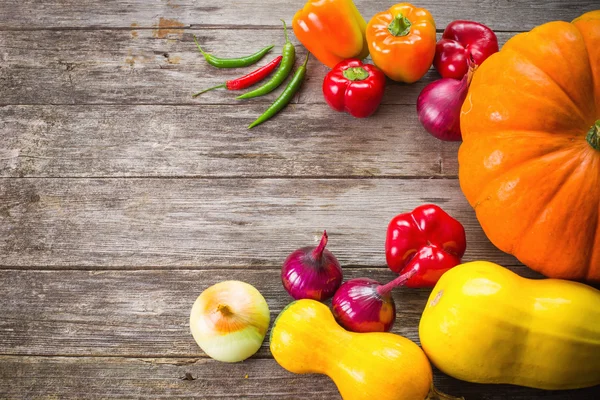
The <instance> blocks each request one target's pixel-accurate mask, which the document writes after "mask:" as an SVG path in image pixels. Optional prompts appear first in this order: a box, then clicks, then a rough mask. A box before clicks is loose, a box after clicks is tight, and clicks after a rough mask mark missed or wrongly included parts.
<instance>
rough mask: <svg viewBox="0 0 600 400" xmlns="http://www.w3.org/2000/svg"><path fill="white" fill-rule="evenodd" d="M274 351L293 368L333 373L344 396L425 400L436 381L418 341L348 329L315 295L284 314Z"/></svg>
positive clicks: (351, 399) (361, 399)
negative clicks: (314, 298)
mask: <svg viewBox="0 0 600 400" xmlns="http://www.w3.org/2000/svg"><path fill="white" fill-rule="evenodd" d="M271 353H272V354H273V357H274V358H275V360H276V361H277V362H278V363H279V365H281V366H282V367H283V368H285V369H286V370H288V371H290V372H294V373H296V374H307V373H318V374H325V375H327V376H329V377H330V378H331V379H332V380H333V381H334V382H335V384H336V385H337V387H338V390H339V392H340V394H341V396H342V397H343V398H344V400H364V399H378V400H422V399H425V398H426V397H427V395H428V393H429V390H430V388H431V385H432V382H433V381H432V379H433V378H432V371H431V365H430V364H429V361H428V360H427V357H426V356H425V354H424V353H423V351H422V350H421V349H420V348H419V346H417V345H416V344H415V343H413V342H412V341H410V340H409V339H406V338H404V337H402V336H399V335H395V334H392V333H382V332H375V333H354V332H348V331H346V330H344V329H343V328H342V327H340V326H339V325H338V324H337V322H335V319H334V318H333V315H332V314H331V312H330V311H329V308H328V307H327V306H326V305H324V304H322V303H320V302H318V301H315V300H309V299H304V300H298V301H295V302H293V303H291V304H290V305H289V306H287V307H286V308H285V309H284V310H283V311H282V312H281V314H279V316H278V317H277V320H276V321H275V323H274V325H273V328H272V330H271Z"/></svg>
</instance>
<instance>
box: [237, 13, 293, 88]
mask: <svg viewBox="0 0 600 400" xmlns="http://www.w3.org/2000/svg"><path fill="white" fill-rule="evenodd" d="M281 22H283V31H284V32H285V44H284V45H283V50H282V52H281V54H282V55H283V60H281V64H280V65H279V69H277V72H275V74H274V75H273V77H272V78H271V79H270V80H269V82H267V83H265V84H264V85H262V86H260V87H258V88H256V89H254V90H252V91H250V92H248V93H244V94H243V95H241V96H238V97H237V98H238V99H251V98H253V97H258V96H264V95H265V94H267V93H271V92H272V91H273V90H275V89H277V88H278V87H279V86H280V85H281V84H282V83H283V81H285V79H286V78H287V77H288V75H289V74H290V71H291V70H292V67H293V66H294V62H295V61H296V49H295V48H294V45H293V44H292V43H290V40H289V39H288V33H287V26H286V25H285V21H284V20H281Z"/></svg>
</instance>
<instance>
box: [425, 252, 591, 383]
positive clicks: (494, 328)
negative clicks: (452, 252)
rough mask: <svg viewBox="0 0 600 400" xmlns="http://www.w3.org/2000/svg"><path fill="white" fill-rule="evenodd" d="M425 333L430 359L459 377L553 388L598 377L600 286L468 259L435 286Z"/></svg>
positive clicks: (484, 381) (426, 349)
mask: <svg viewBox="0 0 600 400" xmlns="http://www.w3.org/2000/svg"><path fill="white" fill-rule="evenodd" d="M419 337H420V339H421V346H422V347H423V350H424V351H425V353H426V354H427V356H428V357H429V359H430V360H431V362H432V363H433V364H434V365H435V366H436V367H438V368H439V369H440V370H441V371H442V372H444V373H446V374H448V375H450V376H452V377H454V378H457V379H462V380H465V381H469V382H476V383H508V384H514V385H520V386H528V387H533V388H538V389H548V390H559V389H576V388H584V387H591V386H595V385H598V384H600V357H599V355H600V291H598V290H596V289H594V288H592V287H590V286H586V285H584V284H582V283H578V282H572V281H566V280H560V279H542V280H533V279H525V278H522V277H520V276H518V275H516V274H515V273H513V272H511V271H509V270H508V269H506V268H503V267H501V266H499V265H497V264H493V263H490V262H484V261H474V262H470V263H466V264H462V265H459V266H457V267H455V268H453V269H451V270H449V271H448V272H446V273H445V274H444V275H442V277H441V279H440V280H439V281H438V283H437V285H436V286H435V288H434V289H433V291H432V292H431V295H430V297H429V300H428V301H427V305H426V306H425V311H424V312H423V315H422V317H421V322H420V324H419Z"/></svg>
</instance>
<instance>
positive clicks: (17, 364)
mask: <svg viewBox="0 0 600 400" xmlns="http://www.w3.org/2000/svg"><path fill="white" fill-rule="evenodd" d="M187 374H189V375H187ZM186 375H187V378H188V379H184V378H186ZM434 382H435V385H436V386H437V387H438V388H439V389H440V390H443V391H444V392H446V393H450V394H453V395H461V396H464V397H465V398H466V399H467V400H506V399H511V400H538V399H544V400H565V399H568V400H595V399H597V398H598V396H599V395H600V388H599V387H596V388H590V389H581V390H569V391H542V390H535V389H528V388H522V387H517V386H508V385H477V384H471V383H466V382H462V381H458V380H456V379H453V378H450V377H448V376H445V375H443V374H441V373H439V372H437V371H436V372H435V374H434ZM0 393H2V395H3V397H4V398H7V399H25V398H27V399H31V398H33V399H42V398H43V399H56V398H60V399H81V398H85V399H90V400H91V399H134V398H144V399H158V398H168V399H175V398H177V399H181V398H186V399H192V398H193V399H198V398H227V399H233V398H235V399H249V398H261V399H286V400H287V399H290V400H295V399H297V400H300V399H302V400H305V399H339V398H340V397H339V394H338V392H337V389H336V387H335V385H334V383H333V382H332V381H331V380H330V379H329V378H327V377H325V376H322V375H313V374H310V375H294V374H292V373H289V372H287V371H285V370H284V369H283V368H281V367H279V366H278V365H277V364H276V362H275V360H256V359H250V360H247V361H245V362H243V363H237V364H224V363H218V362H215V361H212V360H206V359H200V360H194V359H150V358H140V359H132V358H119V357H111V358H87V357H84V358H79V357H76V358H72V357H10V356H0Z"/></svg>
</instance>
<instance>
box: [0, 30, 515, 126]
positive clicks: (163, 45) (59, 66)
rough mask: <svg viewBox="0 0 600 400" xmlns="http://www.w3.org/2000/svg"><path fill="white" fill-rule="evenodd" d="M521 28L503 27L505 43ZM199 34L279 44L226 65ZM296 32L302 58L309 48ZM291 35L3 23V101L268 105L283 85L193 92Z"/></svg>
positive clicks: (311, 73) (315, 68) (231, 43)
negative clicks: (253, 94) (253, 91)
mask: <svg viewBox="0 0 600 400" xmlns="http://www.w3.org/2000/svg"><path fill="white" fill-rule="evenodd" d="M248 32H252V34H248ZM514 34H515V33H506V32H501V33H498V40H499V42H500V44H504V43H505V42H506V40H508V39H509V38H510V37H512V36H513V35H514ZM193 35H196V36H197V38H198V40H199V42H200V43H202V45H203V46H204V48H205V50H206V51H209V52H211V53H214V54H215V55H219V56H222V57H239V56H244V55H247V54H248V53H250V52H253V51H254V50H255V49H256V50H257V49H259V48H261V47H263V46H265V45H267V44H274V45H275V49H274V50H273V51H272V52H271V54H269V55H267V56H265V58H264V59H263V60H261V61H260V62H259V63H258V64H257V65H255V66H251V67H248V68H245V69H238V68H235V69H218V68H215V67H213V66H211V65H209V64H208V63H207V62H206V61H205V60H204V58H203V57H202V56H201V55H200V53H199V52H198V50H197V48H196V45H195V44H194V42H193ZM290 35H291V38H292V41H293V43H294V44H296V45H297V53H298V54H297V60H301V59H303V57H304V55H305V54H306V51H305V49H304V48H303V47H302V46H301V45H299V44H298V41H297V40H295V38H294V37H293V33H292V32H290ZM438 36H440V37H441V34H439V35H438ZM283 43H284V36H283V31H282V28H280V29H279V30H273V29H270V30H265V29H260V30H252V31H249V30H248V29H227V30H225V29H202V30H196V29H194V30H171V31H170V32H169V33H167V34H165V35H162V36H160V37H159V36H157V33H156V32H154V31H152V30H135V29H133V30H92V31H87V30H84V31H82V30H57V31H55V30H41V31H32V32H28V33H27V35H23V32H21V31H4V32H2V31H0V67H1V68H0V104H193V105H199V104H232V105H237V106H238V107H239V108H238V109H239V110H240V111H241V110H244V109H246V108H248V107H249V105H253V104H261V105H262V107H265V108H266V106H267V104H269V103H270V102H272V101H273V100H274V99H275V98H276V97H277V96H278V95H279V93H280V92H281V91H282V90H283V86H282V87H281V88H279V89H278V90H277V91H275V92H273V93H271V94H270V95H267V96H264V97H259V98H256V99H253V100H249V101H239V100H236V99H235V97H236V95H237V94H239V93H240V92H229V91H227V90H216V91H213V92H210V93H206V94H204V95H202V96H200V97H198V98H196V99H193V98H192V97H191V95H192V93H194V92H197V91H199V90H201V89H204V88H207V87H212V86H215V85H218V84H222V83H223V82H225V81H226V80H229V79H235V78H237V77H239V76H241V75H244V74H245V73H247V72H249V71H251V70H253V69H254V68H256V67H257V66H259V65H263V64H265V63H267V62H268V61H269V60H271V59H272V58H273V57H275V55H277V54H280V52H281V47H282V46H283ZM299 64H300V61H297V62H296V65H299ZM328 71H329V69H328V68H327V67H325V66H324V65H322V64H321V63H319V62H318V61H317V60H316V59H315V58H311V59H310V60H309V64H308V72H307V79H306V81H305V83H304V85H303V88H302V91H301V92H300V94H299V96H296V98H295V100H294V102H299V103H318V104H323V105H324V104H325V102H324V100H323V95H322V89H321V85H322V82H323V78H324V76H325V74H326V73H327V72H328ZM436 79H439V75H438V74H437V73H436V72H435V71H434V70H433V69H432V70H431V71H430V72H429V73H428V74H427V75H425V77H424V78H423V79H421V80H420V81H419V82H416V83H414V84H412V85H406V84H400V83H395V82H392V81H389V84H388V85H387V87H386V93H385V96H384V98H383V101H382V103H383V104H400V105H412V106H414V105H415V104H416V100H417V97H418V95H419V93H420V92H421V90H422V89H423V88H424V87H425V85H427V84H428V83H430V82H432V81H434V80H436ZM324 107H326V108H327V106H324ZM327 109H328V108H327ZM242 112H243V111H242ZM412 113H414V111H412ZM330 114H331V115H333V114H335V113H334V112H333V111H331V112H330ZM349 118H350V117H349Z"/></svg>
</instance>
